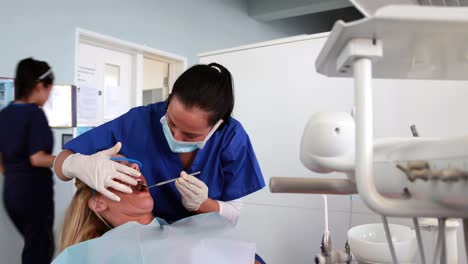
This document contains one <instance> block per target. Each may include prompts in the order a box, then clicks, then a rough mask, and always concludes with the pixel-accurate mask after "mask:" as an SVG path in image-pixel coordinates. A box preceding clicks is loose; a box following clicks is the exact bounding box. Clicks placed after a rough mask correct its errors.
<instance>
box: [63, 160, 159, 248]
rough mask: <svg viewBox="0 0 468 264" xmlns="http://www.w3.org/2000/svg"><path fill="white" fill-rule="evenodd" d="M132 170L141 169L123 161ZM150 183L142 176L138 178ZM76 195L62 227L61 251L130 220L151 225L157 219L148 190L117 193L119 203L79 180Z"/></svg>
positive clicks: (134, 189)
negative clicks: (119, 199)
mask: <svg viewBox="0 0 468 264" xmlns="http://www.w3.org/2000/svg"><path fill="white" fill-rule="evenodd" d="M119 163H122V164H126V165H128V166H129V167H133V168H134V169H137V170H139V166H138V164H136V163H129V162H128V161H119ZM137 181H142V182H143V183H144V184H146V180H145V178H144V177H143V175H142V176H140V177H138V178H137ZM75 186H76V193H75V195H74V197H73V199H72V201H71V204H70V207H69V208H68V210H67V214H66V217H65V220H64V223H63V227H62V239H61V243H60V252H61V251H63V250H64V249H65V248H67V247H69V246H72V245H74V244H77V243H80V242H83V241H86V240H89V239H93V238H97V237H100V236H102V235H103V234H104V233H106V232H107V231H109V230H110V229H111V228H113V227H117V226H120V225H122V224H125V223H127V222H130V221H135V222H138V223H140V224H144V225H146V224H149V223H150V222H151V221H152V220H153V219H154V216H153V213H152V210H153V203H154V202H153V198H151V195H150V193H149V191H148V189H146V188H138V185H136V186H132V185H129V186H130V188H132V190H133V193H124V192H120V191H117V190H115V192H116V193H117V195H118V196H120V198H121V201H120V202H115V201H113V200H111V199H108V198H107V197H105V196H104V195H102V194H100V193H98V192H96V191H94V190H93V189H91V188H90V187H88V186H87V185H86V184H84V183H83V182H81V181H80V180H78V179H76V183H75Z"/></svg>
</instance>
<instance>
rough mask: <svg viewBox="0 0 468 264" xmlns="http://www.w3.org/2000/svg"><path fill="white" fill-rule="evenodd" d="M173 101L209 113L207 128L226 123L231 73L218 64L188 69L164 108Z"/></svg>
mask: <svg viewBox="0 0 468 264" xmlns="http://www.w3.org/2000/svg"><path fill="white" fill-rule="evenodd" d="M174 97H177V98H178V99H179V100H180V101H181V102H182V103H183V104H184V105H186V106H188V107H194V106H196V107H199V108H200V109H202V110H204V111H207V112H210V113H212V115H211V118H210V120H209V122H210V125H214V124H215V123H216V122H218V120H219V119H223V120H224V122H228V121H229V117H231V113H232V110H233V108H234V89H233V83H232V76H231V73H230V72H229V71H228V70H227V69H226V68H224V66H222V65H220V64H218V63H210V64H208V65H206V64H198V65H195V66H192V67H191V68H190V69H188V70H186V71H185V72H184V73H182V75H181V76H180V77H179V78H178V79H177V80H176V82H175V83H174V87H173V89H172V93H171V94H170V95H169V98H168V105H169V103H170V102H171V100H172V98H174Z"/></svg>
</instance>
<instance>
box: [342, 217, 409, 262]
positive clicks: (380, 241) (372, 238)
mask: <svg viewBox="0 0 468 264" xmlns="http://www.w3.org/2000/svg"><path fill="white" fill-rule="evenodd" d="M390 233H391V234H392V241H393V245H394V246H395V251H396V254H397V258H398V261H399V262H400V263H416V254H417V244H416V234H415V232H414V230H412V229H410V228H409V227H407V226H402V225H394V224H390ZM348 243H349V246H350V247H351V252H352V253H353V255H354V256H355V258H356V259H357V261H359V262H361V263H392V256H391V254H390V249H389V247H388V244H387V239H386V236H385V230H384V228H383V224H380V223H379V224H367V225H360V226H356V227H353V228H351V229H350V230H348Z"/></svg>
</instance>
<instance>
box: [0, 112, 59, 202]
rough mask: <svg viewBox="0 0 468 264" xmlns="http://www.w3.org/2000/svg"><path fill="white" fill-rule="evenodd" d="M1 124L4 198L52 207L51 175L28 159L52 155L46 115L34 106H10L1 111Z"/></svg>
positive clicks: (0, 141) (51, 140)
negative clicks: (36, 155) (41, 154)
mask: <svg viewBox="0 0 468 264" xmlns="http://www.w3.org/2000/svg"><path fill="white" fill-rule="evenodd" d="M0 124H1V128H0V153H1V154H2V161H3V166H4V168H5V173H4V174H5V182H4V198H5V199H8V201H12V202H14V203H28V205H30V204H31V203H35V205H34V206H36V205H38V204H44V205H47V206H49V207H50V206H53V200H52V199H53V180H52V171H51V170H50V169H49V168H41V167H34V166H32V164H31V162H30V159H29V157H30V156H31V155H33V154H35V153H37V152H38V151H44V152H46V153H48V154H51V153H52V147H53V143H54V139H53V136H52V130H51V129H50V127H49V123H48V121H47V118H46V116H45V114H44V111H42V109H41V108H39V106H37V105H35V104H27V103H21V104H20V103H10V104H9V105H8V106H7V107H5V108H4V109H3V110H2V111H0ZM41 208H42V207H41Z"/></svg>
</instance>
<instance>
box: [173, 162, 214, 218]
mask: <svg viewBox="0 0 468 264" xmlns="http://www.w3.org/2000/svg"><path fill="white" fill-rule="evenodd" d="M175 186H176V188H177V190H179V192H180V195H181V196H182V205H183V206H184V207H185V208H186V209H187V210H189V211H196V210H198V208H200V205H201V204H202V203H204V202H205V201H206V200H207V199H208V186H206V184H205V183H204V182H202V181H200V180H199V179H197V178H196V177H195V176H191V175H188V174H187V173H186V172H185V171H183V172H181V173H180V178H179V179H177V180H176V182H175Z"/></svg>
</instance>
